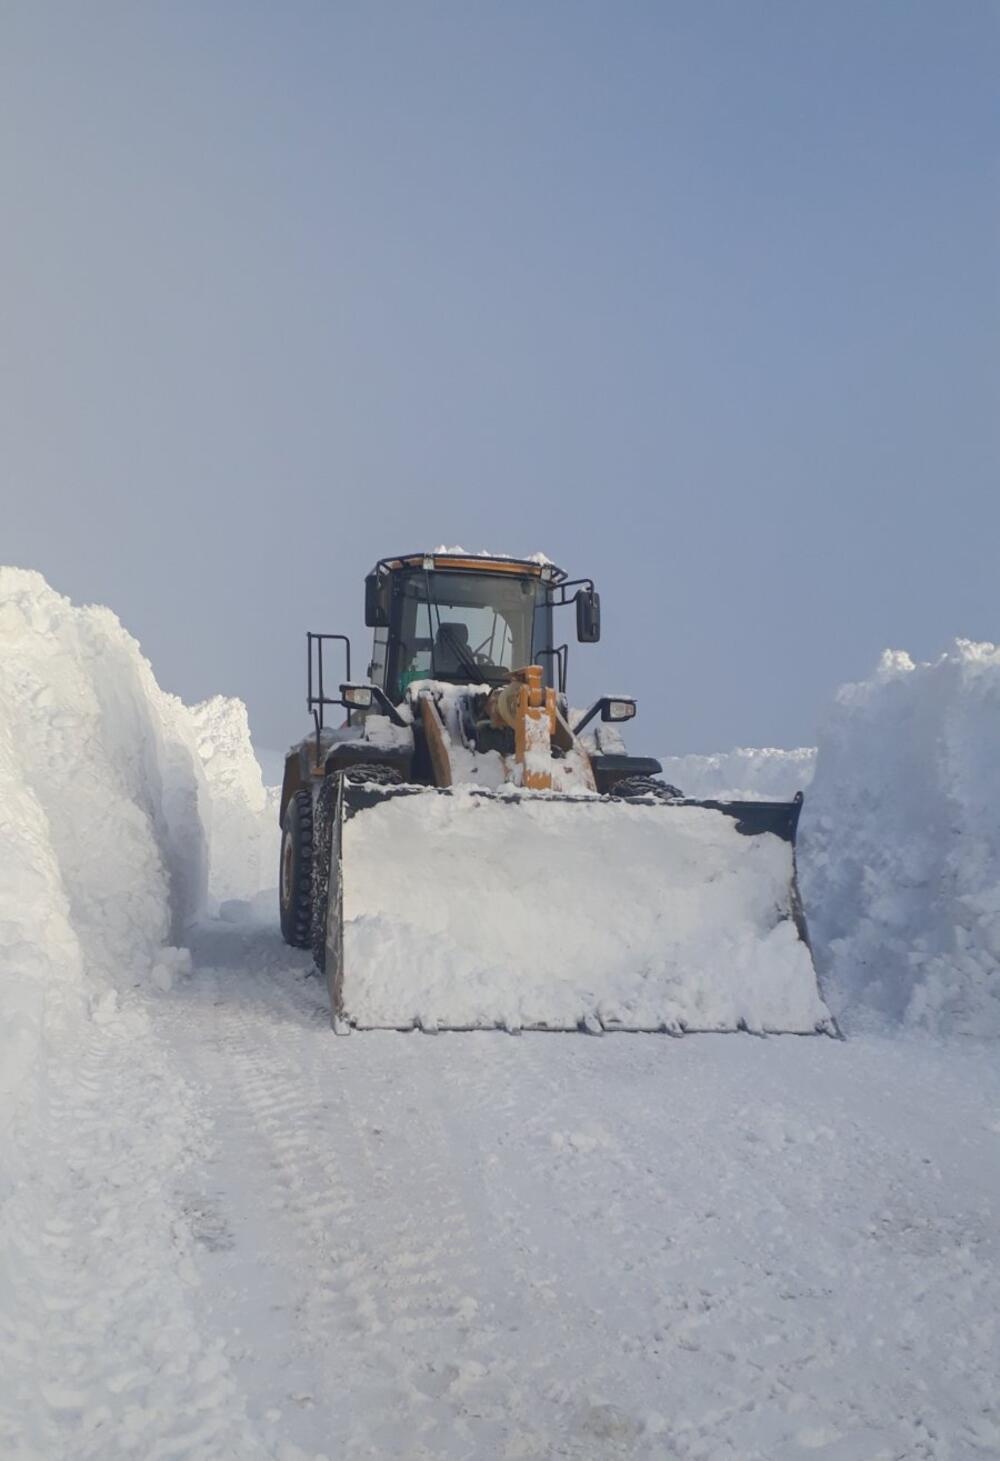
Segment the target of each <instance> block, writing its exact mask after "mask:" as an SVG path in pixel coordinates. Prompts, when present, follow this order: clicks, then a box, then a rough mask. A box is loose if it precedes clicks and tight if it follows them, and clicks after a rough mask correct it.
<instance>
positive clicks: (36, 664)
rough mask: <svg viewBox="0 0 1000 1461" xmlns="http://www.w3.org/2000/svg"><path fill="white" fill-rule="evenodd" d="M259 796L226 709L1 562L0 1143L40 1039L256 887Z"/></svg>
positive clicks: (239, 719)
mask: <svg viewBox="0 0 1000 1461" xmlns="http://www.w3.org/2000/svg"><path fill="white" fill-rule="evenodd" d="M269 806H271V803H270V802H269V799H268V796H267V794H266V792H265V789H264V786H263V783H262V781H261V776H260V769H259V767H258V766H257V762H256V760H255V758H254V756H253V752H252V750H251V747H250V738H249V731H248V728H247V721H246V710H245V708H244V706H243V705H242V704H241V702H239V701H237V700H226V699H223V698H221V697H216V698H215V699H213V700H209V701H206V702H205V704H204V705H200V706H197V707H195V708H194V709H190V708H188V707H187V706H185V705H184V704H183V703H182V702H181V701H180V700H178V699H177V698H176V697H175V696H172V695H167V694H165V693H164V692H163V691H162V690H161V689H160V688H159V686H158V685H157V683H156V681H155V679H154V677H153V673H152V670H151V669H150V667H149V664H148V663H147V661H146V660H145V659H144V658H143V656H142V654H141V652H140V650H139V646H138V644H137V643H136V641H135V640H134V639H133V638H132V637H131V635H129V634H128V633H127V632H126V631H125V630H124V629H123V628H122V626H121V624H120V623H119V622H118V620H117V619H116V617H115V616H114V614H112V613H111V611H110V610H108V609H104V608H96V607H87V608H78V607H75V606H74V605H72V604H71V603H70V602H69V600H68V599H66V598H64V597H63V596H62V595H61V594H58V593H55V592H54V591H53V590H52V589H50V588H49V587H48V585H47V584H46V583H45V580H44V579H43V578H42V577H41V575H40V574H37V573H33V572H28V571H25V570H22V569H16V568H0V979H2V995H3V998H2V1004H0V1136H2V1133H3V1129H4V1124H5V1123H8V1122H10V1121H12V1120H13V1116H14V1110H15V1106H16V1104H17V1101H16V1093H17V1092H18V1091H19V1090H20V1088H21V1086H22V1084H23V1083H24V1081H25V1080H26V1079H27V1077H28V1074H29V1072H30V1071H31V1069H32V1067H33V1063H34V1057H35V1056H36V1055H37V1053H38V1048H39V1045H40V1042H41V1041H42V1040H43V1037H46V1038H47V1037H48V1036H49V1035H54V1034H56V1033H57V1032H58V1030H59V1029H60V1028H63V1029H64V1032H65V1027H66V1026H67V1025H71V1024H72V1023H73V1021H74V1020H79V1019H81V1018H83V1019H86V1018H89V1017H91V1016H93V1015H94V1013H95V1011H97V1010H98V1009H102V1010H104V1011H105V1013H107V1011H108V1010H109V1009H110V1008H112V1007H113V1006H114V1005H116V1003H117V998H118V995H119V994H120V993H122V992H124V990H125V989H126V988H128V987H130V986H134V985H135V984H141V983H142V982H144V981H148V980H153V981H154V982H157V981H159V982H160V983H163V982H165V981H169V979H170V978H171V977H172V971H176V970H177V969H182V968H183V967H184V966H185V963H186V956H185V954H184V953H183V951H182V950H179V949H178V948H177V947H176V946H177V945H178V944H181V943H182V942H183V938H184V930H185V927H186V926H187V925H188V924H189V923H190V922H191V921H192V920H193V919H195V918H196V917H197V916H198V914H199V913H200V912H201V911H202V909H203V908H204V907H205V905H206V902H207V901H210V900H213V899H214V900H216V901H217V900H220V899H225V898H229V897H232V896H235V894H236V893H237V892H239V893H240V894H241V895H242V896H247V894H248V893H250V894H252V893H253V892H255V891H256V890H257V889H258V888H259V886H260V885H261V882H262V881H264V882H266V883H268V884H270V883H273V881H274V878H273V865H274V863H275V862H276V850H274V849H273V848H272V844H273V843H274V841H275V834H274V833H272V831H271V829H270V826H269V820H273V819H274V818H273V811H272V816H271V818H270V819H268V818H267V817H266V815H265V814H266V812H267V810H268V808H269ZM265 860H266V873H265V871H264V863H265Z"/></svg>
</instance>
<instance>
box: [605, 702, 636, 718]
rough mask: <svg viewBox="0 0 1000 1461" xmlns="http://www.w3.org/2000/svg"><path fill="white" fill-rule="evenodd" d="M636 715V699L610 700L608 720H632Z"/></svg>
mask: <svg viewBox="0 0 1000 1461" xmlns="http://www.w3.org/2000/svg"><path fill="white" fill-rule="evenodd" d="M633 715H635V701H634V700H609V701H608V720H631V719H632V717H633Z"/></svg>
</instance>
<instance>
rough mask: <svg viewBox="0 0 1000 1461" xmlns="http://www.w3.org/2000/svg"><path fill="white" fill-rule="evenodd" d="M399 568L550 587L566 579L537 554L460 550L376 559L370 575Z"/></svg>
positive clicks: (438, 550)
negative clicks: (496, 576)
mask: <svg viewBox="0 0 1000 1461" xmlns="http://www.w3.org/2000/svg"><path fill="white" fill-rule="evenodd" d="M402 568H427V569H433V570H434V571H435V572H440V571H442V570H443V571H445V572H448V571H449V570H450V571H452V572H463V573H514V574H517V576H518V577H519V578H525V577H528V578H540V579H542V580H543V581H544V582H545V583H552V584H556V583H562V582H563V580H564V579H565V578H566V577H567V574H566V572H565V570H564V569H562V568H557V567H556V565H555V564H554V563H550V562H549V560H548V559H547V558H545V556H544V555H543V554H541V553H538V554H536V555H535V556H534V557H533V558H509V557H507V555H506V554H504V553H465V552H463V551H462V550H460V549H458V550H443V549H437V550H436V551H434V552H432V553H401V554H399V556H398V557H395V558H380V559H379V561H378V562H377V563H376V565H375V568H374V570H373V572H375V573H378V572H380V571H382V572H389V573H395V572H398V571H399V570H400V569H402Z"/></svg>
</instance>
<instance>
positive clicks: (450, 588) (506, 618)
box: [279, 550, 836, 1034]
mask: <svg viewBox="0 0 1000 1461" xmlns="http://www.w3.org/2000/svg"><path fill="white" fill-rule="evenodd" d="M571 605H572V606H573V607H574V608H575V614H576V633H577V639H578V640H579V641H581V642H582V643H594V642H596V641H597V640H598V639H599V637H600V599H599V596H598V594H597V593H596V591H595V588H594V584H593V582H592V581H591V580H590V579H575V580H570V579H569V577H568V575H567V574H566V573H564V572H563V570H561V569H559V568H557V567H556V566H555V565H554V564H552V563H550V562H548V561H547V560H545V559H542V558H538V559H514V558H503V557H486V556H470V555H467V554H465V553H461V552H457V551H442V550H439V551H436V552H433V553H411V554H404V555H401V556H400V557H396V558H384V559H381V560H380V561H379V562H378V563H377V564H376V565H375V567H374V569H373V570H372V572H371V573H370V574H369V575H368V577H367V579H366V580H365V622H366V624H367V625H368V627H369V628H371V629H373V630H374V637H373V646H372V656H371V662H370V664H369V665H368V673H367V676H366V678H365V679H364V680H363V681H357V680H353V679H352V677H351V649H350V643H349V641H348V640H347V638H346V636H344V635H330V634H312V633H310V634H309V635H307V648H308V696H307V699H308V706H309V709H310V711H311V712H312V716H313V729H312V731H311V733H310V734H309V735H308V736H307V737H306V738H305V739H304V740H302V741H301V742H299V743H298V744H297V745H295V746H293V747H292V748H291V750H290V751H289V753H288V756H287V758H286V761H285V774H284V782H283V786H282V794H281V806H280V818H281V827H282V840H281V863H280V887H279V897H280V913H281V929H282V933H283V935H284V937H285V939H286V941H287V942H288V943H290V944H292V945H295V946H297V947H302V948H308V947H311V948H312V951H313V956H314V958H315V962H316V965H317V967H318V969H319V970H320V971H321V972H324V973H325V975H326V978H327V980H328V983H329V989H330V1003H331V1010H332V1016H333V1024H334V1028H335V1029H336V1030H338V1031H339V1032H341V1033H346V1032H347V1031H349V1030H350V1029H351V1028H361V1029H412V1028H414V1027H420V1028H422V1029H424V1030H428V1031H431V1030H438V1029H459V1030H472V1029H483V1028H503V1029H507V1030H511V1031H520V1030H524V1029H545V1030H578V1029H579V1030H585V1031H589V1032H592V1033H595V1034H596V1033H602V1032H604V1031H608V1030H634V1031H666V1032H669V1033H673V1034H680V1033H683V1032H685V1031H696V1030H703V1031H709V1030H739V1029H746V1030H752V1031H756V1032H758V1033H766V1032H778V1031H794V1032H796V1033H810V1034H811V1033H814V1032H819V1031H825V1032H828V1033H831V1034H833V1033H836V1026H835V1024H834V1021H833V1019H832V1018H831V1016H830V1013H829V1011H828V1010H827V1008H826V1006H825V1005H824V1003H823V1000H822V998H821V996H820V992H819V989H818V986H817V981H816V975H815V971H814V969H813V964H812V957H811V954H810V950H809V942H808V935H807V931H806V924H805V919H804V916H803V912H802V907H801V904H800V901H799V895H798V889H797V884H796V877H795V853H794V846H795V832H796V826H797V823H798V817H799V811H800V808H801V804H802V797H801V794H800V795H798V796H797V797H796V798H795V800H794V801H791V802H782V803H776V802H722V801H693V800H691V799H689V798H687V797H685V796H683V794H682V793H681V792H680V791H678V790H677V788H676V787H672V786H669V785H668V784H667V783H665V782H664V781H662V780H661V779H660V772H661V769H662V768H661V766H660V763H659V762H658V761H655V760H652V759H650V758H648V757H638V756H630V755H628V754H627V753H626V750H625V747H624V744H623V742H622V739H621V735H620V730H619V727H620V726H621V725H622V724H623V723H625V722H627V721H629V720H631V719H632V718H633V717H634V715H635V711H636V706H635V701H634V700H632V699H631V698H629V697H626V696H606V697H604V698H602V699H600V700H599V701H597V703H596V704H594V705H592V706H591V707H590V708H589V710H587V711H585V712H578V711H574V710H572V709H571V708H570V704H569V701H568V699H567V695H566V669H567V656H568V650H567V646H566V645H565V644H559V643H557V638H558V636H557V635H556V633H555V625H556V619H557V615H558V614H559V611H560V610H562V609H564V608H566V607H568V606H571ZM331 643H337V644H338V645H339V646H341V647H342V652H343V653H344V654H345V657H346V676H345V680H344V681H343V682H341V683H339V684H338V685H337V689H336V693H335V694H334V693H329V689H328V685H327V678H326V675H325V665H324V654H325V651H326V650H327V647H328V646H329V645H330V644H331ZM333 706H338V707H341V708H342V709H343V711H344V712H345V715H344V719H343V723H342V724H341V725H340V726H338V727H336V728H334V727H332V726H330V725H328V724H327V722H326V712H327V711H328V710H330V708H331V707H333Z"/></svg>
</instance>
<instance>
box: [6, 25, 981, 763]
mask: <svg viewBox="0 0 1000 1461" xmlns="http://www.w3.org/2000/svg"><path fill="white" fill-rule="evenodd" d="M998 76H1000V16H998V10H997V7H996V6H995V5H993V4H986V3H963V4H954V3H952V4H944V3H941V4H926V3H919V0H914V3H888V0H887V3H875V0H867V3H857V4H856V3H841V0H838V3H827V4H819V3H815V4H814V3H808V0H796V3H757V0H743V3H725V4H723V3H712V0H708V3H706V0H699V3H693V0H692V3H687V4H674V3H668V0H663V3H660V4H638V3H632V4H628V3H625V4H610V3H606V4H592V3H587V0H574V3H556V0H546V3H537V4H530V5H529V4H526V3H508V4H499V3H491V4H486V3H478V4H469V3H461V4H460V3H448V4H444V3H412V0H411V3H406V4H389V3H381V4H350V5H348V4H338V3H334V0H325V3H290V4H284V5H277V4H269V5H264V4H239V5H237V4H229V3H223V0H216V3H213V4H209V5H202V4H193V3H175V4H169V5H168V4H166V3H160V4H149V5H142V6H139V5H135V4H131V3H129V4H126V3H121V4H110V3H105V0H94V3H92V4H89V5H87V6H79V5H76V4H65V5H63V4H55V3H39V0H32V3H18V0H13V3H12V0H7V3H6V4H4V5H3V7H2V10H0V187H2V197H3V200H4V205H5V206H4V217H5V228H4V229H3V231H2V235H0V307H2V329H0V369H2V372H3V382H4V383H3V390H2V391H0V439H2V440H3V443H4V451H3V456H2V461H0V506H2V508H3V519H2V520H3V533H2V539H0V541H2V545H3V546H2V551H0V560H3V561H8V562H15V563H19V564H21V565H23V566H28V567H37V568H40V569H41V570H42V571H43V572H44V573H45V574H46V576H47V577H48V578H49V579H50V581H51V582H52V583H53V584H54V585H55V586H56V587H58V588H60V589H62V590H63V591H64V592H67V593H69V594H71V595H72V596H73V597H74V598H78V599H91V600H97V601H100V602H106V603H109V604H111V605H112V607H114V608H115V609H116V611H117V612H118V613H119V614H120V616H121V617H122V618H123V620H124V621H125V622H126V624H127V625H128V626H129V627H130V628H131V629H132V630H133V632H134V633H136V634H137V635H138V636H139V638H140V639H141V640H142V643H143V646H144V648H145V650H146V652H147V653H148V654H149V655H150V657H151V659H152V661H153V665H154V668H155V670H156V672H157V674H158V677H159V678H160V680H161V682H162V683H163V684H165V685H166V686H167V687H168V688H170V689H172V690H175V691H177V692H178V693H180V694H182V695H184V697H185V698H187V699H189V700H190V699H196V698H199V697H201V696H204V695H206V694H210V693H213V692H215V691H224V692H227V693H232V694H238V695H241V696H243V697H244V698H245V699H246V700H247V702H248V704H249V706H250V711H251V719H252V723H253V725H254V728H255V732H256V734H257V736H258V737H259V739H260V740H261V742H262V743H264V744H270V745H275V744H277V745H280V744H283V743H285V742H287V741H288V740H290V739H292V738H293V736H295V735H297V734H298V733H299V732H300V730H301V728H302V725H303V707H302V696H303V694H304V688H303V683H302V681H303V661H304V632H305V630H306V628H307V627H308V628H317V629H319V628H323V629H330V630H342V631H347V632H350V633H352V634H355V635H357V636H358V637H359V638H361V637H363V634H364V631H363V629H362V625H361V580H362V577H363V575H364V573H365V571H366V570H367V569H368V568H369V567H370V565H371V563H372V562H373V561H374V560H375V559H376V558H377V557H379V556H381V555H383V554H385V553H390V552H395V551H401V550H412V549H415V548H420V547H423V546H424V545H425V544H430V545H433V544H436V543H438V542H441V541H446V542H449V543H457V542H462V543H464V544H465V545H466V546H467V547H469V548H480V547H486V548H490V549H494V550H501V551H507V552H514V553H517V552H531V551H533V550H535V549H537V548H541V549H544V550H545V551H546V552H548V553H549V554H550V555H551V556H552V557H553V558H555V559H556V561H558V562H560V563H561V564H563V565H564V566H565V567H567V568H568V569H570V570H572V572H573V574H574V576H577V575H578V574H591V575H593V576H594V577H595V579H596V580H597V582H598V586H599V588H600V589H601V591H602V596H603V608H604V639H603V641H602V643H601V645H599V646H597V647H589V646H581V647H580V648H578V649H575V650H574V652H573V653H572V654H571V665H570V672H571V677H572V681H571V682H572V684H573V685H574V686H575V691H574V694H573V699H574V701H578V702H579V701H585V700H586V699H588V698H589V696H590V695H591V694H593V693H598V692H600V691H601V690H602V689H605V688H606V689H611V690H614V691H618V692H624V691H629V692H633V693H634V694H635V695H636V696H637V697H638V699H639V702H640V719H639V721H638V722H637V723H636V726H635V728H634V730H633V732H632V734H631V738H630V740H631V744H632V747H633V749H635V750H637V751H642V750H654V751H655V750H661V751H667V750H670V751H690V750H713V749H721V748H726V747H729V746H731V745H733V744H737V743H741V744H763V743H771V744H793V743H799V742H809V741H811V740H812V739H813V738H814V736H815V733H816V725H817V721H818V719H819V718H820V716H821V715H822V711H823V707H824V704H825V702H826V700H827V699H828V698H829V695H830V693H831V692H832V689H833V688H834V686H835V685H836V684H837V683H838V682H839V681H841V680H844V679H850V678H858V677H860V676H862V675H864V674H866V673H867V672H868V671H869V670H870V668H871V666H872V664H873V662H874V659H875V657H876V655H877V654H878V652H879V650H880V649H881V648H882V647H883V646H886V645H893V646H897V647H903V648H908V649H909V650H910V651H911V652H912V653H914V654H917V655H920V656H930V655H933V654H935V653H937V652H938V651H939V650H940V649H942V648H943V647H944V645H945V643H946V642H947V640H948V639H949V638H950V637H952V636H954V635H966V636H970V637H979V638H990V637H992V638H994V639H995V638H1000V603H998V592H997V587H996V582H997V568H996V563H997V543H998V540H1000V494H998V491H997V487H998V468H1000V442H998V427H997V421H998V413H997V407H998V384H1000V369H998V365H1000V291H998V273H997V270H998V265H997V260H998V257H1000V254H998V244H1000V236H998V235H1000V230H998V226H997V225H998V218H997V198H998V191H997V185H998V171H1000V170H998V166H997V158H998V152H997V144H998V131H1000V129H998V117H997V97H998V88H997V78H998ZM568 628H569V625H568V624H567V629H568ZM359 659H360V661H361V662H362V663H363V662H364V660H363V658H362V657H360V656H359Z"/></svg>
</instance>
